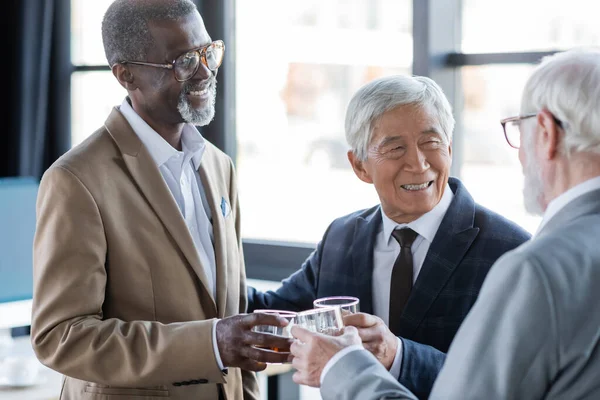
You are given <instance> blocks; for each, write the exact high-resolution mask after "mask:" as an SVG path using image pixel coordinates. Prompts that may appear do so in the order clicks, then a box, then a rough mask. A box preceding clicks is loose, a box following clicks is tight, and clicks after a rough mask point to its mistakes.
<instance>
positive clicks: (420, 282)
mask: <svg viewBox="0 0 600 400" xmlns="http://www.w3.org/2000/svg"><path fill="white" fill-rule="evenodd" d="M449 183H450V188H451V189H452V191H453V192H454V198H453V199H452V203H451V204H450V207H449V208H448V211H447V212H446V215H445V216H444V219H443V220H442V223H441V225H440V227H439V229H438V231H437V233H436V235H435V237H434V239H433V242H432V243H431V246H430V247H429V251H428V252H427V256H426V257H425V261H424V262H423V266H422V268H421V272H420V273H419V276H418V278H417V280H416V282H415V285H414V287H413V290H412V292H411V295H410V297H409V299H408V302H407V303H406V307H405V308H404V311H403V313H402V317H401V320H402V329H401V332H400V335H401V336H404V337H412V335H413V333H414V332H415V331H416V329H417V328H418V326H419V324H420V323H421V322H422V321H423V318H424V317H425V315H426V314H427V311H429V308H430V307H431V305H432V304H433V302H434V301H435V299H436V298H437V297H438V295H439V294H440V292H441V291H442V289H443V287H444V286H445V285H446V282H447V281H448V279H450V276H451V275H452V273H453V272H454V270H455V269H456V267H457V266H458V265H459V264H460V262H461V260H462V259H463V257H464V255H465V253H466V252H467V250H468V249H469V247H471V244H472V243H473V241H474V240H475V237H476V236H477V233H478V232H479V228H474V227H473V221H474V217H475V202H474V201H473V198H472V197H471V195H470V194H469V193H468V192H467V190H466V189H465V187H464V186H463V185H462V184H461V183H460V181H458V180H457V179H453V178H451V179H450V180H449Z"/></svg>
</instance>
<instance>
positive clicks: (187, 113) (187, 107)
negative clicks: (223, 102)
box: [177, 80, 217, 126]
mask: <svg viewBox="0 0 600 400" xmlns="http://www.w3.org/2000/svg"><path fill="white" fill-rule="evenodd" d="M208 90H209V93H210V99H209V100H208V104H207V105H206V106H205V107H203V108H202V109H200V110H196V109H194V108H192V105H191V104H190V102H189V100H188V99H187V96H186V94H185V93H186V90H182V91H181V93H180V94H179V101H178V102H177V110H179V114H180V115H181V118H183V120H184V121H185V122H187V123H189V124H192V125H195V126H204V125H208V124H209V123H210V121H212V120H213V118H214V117H215V99H216V96H217V83H216V80H215V81H213V83H212V84H211V85H210V88H209V89H208Z"/></svg>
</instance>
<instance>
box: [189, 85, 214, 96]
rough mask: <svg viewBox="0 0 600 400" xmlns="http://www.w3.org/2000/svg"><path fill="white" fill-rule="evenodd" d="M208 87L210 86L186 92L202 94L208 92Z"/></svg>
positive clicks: (196, 94)
mask: <svg viewBox="0 0 600 400" xmlns="http://www.w3.org/2000/svg"><path fill="white" fill-rule="evenodd" d="M209 88H210V86H207V87H206V88H204V89H202V90H190V91H189V92H188V94H189V95H190V96H204V95H205V94H206V93H208V89H209Z"/></svg>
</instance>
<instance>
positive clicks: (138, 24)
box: [102, 0, 198, 67]
mask: <svg viewBox="0 0 600 400" xmlns="http://www.w3.org/2000/svg"><path fill="white" fill-rule="evenodd" d="M197 10H198V9H197V8H196V5H195V4H194V3H193V2H192V1H191V0H115V1H114V2H113V3H112V4H111V5H110V6H109V7H108V10H106V13H105V14H104V18H103V20H102V42H103V44H104V53H105V55H106V59H107V61H108V65H110V66H111V67H112V66H113V65H115V64H116V63H119V62H121V61H126V60H130V61H143V60H144V59H145V57H146V55H147V53H148V50H149V49H150V48H151V47H152V45H153V44H154V40H153V38H152V35H151V34H150V31H149V29H148V22H149V21H168V20H176V19H179V18H181V17H185V16H188V15H190V14H192V13H193V12H197Z"/></svg>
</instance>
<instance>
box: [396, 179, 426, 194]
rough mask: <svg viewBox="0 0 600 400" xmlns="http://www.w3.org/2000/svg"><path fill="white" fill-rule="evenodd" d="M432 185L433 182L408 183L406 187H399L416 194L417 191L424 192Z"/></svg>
mask: <svg viewBox="0 0 600 400" xmlns="http://www.w3.org/2000/svg"><path fill="white" fill-rule="evenodd" d="M431 185H433V181H428V182H424V183H408V184H406V185H400V187H401V188H402V189H404V190H407V191H409V192H418V191H419V190H425V189H427V188H429V187H430V186H431Z"/></svg>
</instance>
